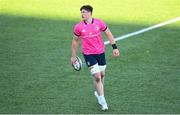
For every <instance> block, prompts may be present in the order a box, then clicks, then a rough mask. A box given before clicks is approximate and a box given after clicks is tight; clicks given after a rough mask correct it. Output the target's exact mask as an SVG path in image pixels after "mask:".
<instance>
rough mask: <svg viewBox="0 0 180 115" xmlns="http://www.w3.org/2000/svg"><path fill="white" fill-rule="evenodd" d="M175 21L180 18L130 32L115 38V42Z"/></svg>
mask: <svg viewBox="0 0 180 115" xmlns="http://www.w3.org/2000/svg"><path fill="white" fill-rule="evenodd" d="M177 21H180V17H177V18H174V19H171V20H168V21H166V22H162V23H160V24H156V25H154V26H150V27H148V28H144V29H141V30H139V31H135V32H132V33H129V34H125V35H123V36H120V37H117V38H115V41H118V40H123V39H126V38H128V37H131V36H135V35H138V34H141V33H144V32H147V31H150V30H153V29H156V28H160V27H162V26H165V25H167V24H171V23H174V22H177ZM104 44H105V45H107V44H109V41H105V42H104Z"/></svg>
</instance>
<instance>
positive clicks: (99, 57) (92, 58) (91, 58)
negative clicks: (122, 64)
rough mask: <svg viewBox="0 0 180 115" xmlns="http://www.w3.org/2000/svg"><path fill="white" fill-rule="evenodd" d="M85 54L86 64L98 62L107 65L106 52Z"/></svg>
mask: <svg viewBox="0 0 180 115" xmlns="http://www.w3.org/2000/svg"><path fill="white" fill-rule="evenodd" d="M83 55H84V59H85V61H86V64H87V66H88V67H90V66H92V65H94V64H96V63H98V65H100V66H103V65H106V59H105V53H102V54H90V55H86V54H83Z"/></svg>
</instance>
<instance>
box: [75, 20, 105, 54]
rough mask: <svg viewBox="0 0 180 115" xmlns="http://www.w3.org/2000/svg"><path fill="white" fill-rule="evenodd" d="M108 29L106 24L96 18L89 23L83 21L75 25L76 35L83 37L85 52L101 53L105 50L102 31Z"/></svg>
mask: <svg viewBox="0 0 180 115" xmlns="http://www.w3.org/2000/svg"><path fill="white" fill-rule="evenodd" d="M106 29H107V26H106V24H105V23H104V22H103V21H101V20H99V19H95V18H93V19H92V22H91V23H89V24H87V23H86V22H85V21H81V22H79V23H78V24H76V25H75V27H74V35H76V36H78V37H80V38H81V42H82V53H83V54H86V55H89V54H101V53H104V52H105V46H104V42H103V39H102V35H101V33H102V31H105V30H106Z"/></svg>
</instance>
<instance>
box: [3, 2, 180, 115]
mask: <svg viewBox="0 0 180 115" xmlns="http://www.w3.org/2000/svg"><path fill="white" fill-rule="evenodd" d="M84 4H91V5H92V6H93V7H94V12H93V16H94V17H96V18H100V19H102V20H104V21H105V22H106V23H107V25H108V27H109V28H110V29H111V31H112V33H113V34H114V36H115V37H119V36H121V35H124V34H127V33H130V32H134V31H137V30H139V29H142V28H145V27H149V26H151V25H155V24H158V23H161V22H164V21H167V20H170V19H173V18H176V17H179V16H180V14H179V6H180V1H179V0H156V1H155V0H143V1H142V0H113V1H111V0H96V1H94V0H87V1H84V0H74V1H73V0H65V1H62V0H0V113H1V114H4V113H23V114H26V113H30V114H34V113H36V114H37V113H51V114H54V113H68V114H71V113H75V114H78V113H80V114H88V113H94V114H95V113H96V114H103V113H106V114H113V113H116V114H118V113H129V114H130V113H136V114H140V113H149V114H153V113H157V114H159V113H162V114H170V113H180V22H176V23H173V24H170V25H166V26H164V27H161V28H159V29H155V30H152V31H149V32H146V33H143V34H140V35H137V36H133V37H130V38H128V39H125V40H122V41H118V42H117V45H118V47H119V49H120V52H121V56H120V57H119V58H118V59H114V58H113V56H112V48H111V46H110V45H107V47H106V58H107V71H106V78H105V95H106V99H107V102H108V104H109V111H107V112H102V111H101V109H100V107H99V105H98V103H97V100H96V98H95V96H94V95H93V90H94V87H93V85H92V77H91V75H90V72H89V70H88V68H87V67H84V68H83V69H82V70H81V71H80V72H76V71H74V70H73V68H72V67H71V64H70V58H71V41H72V35H73V25H74V24H75V23H77V22H78V21H80V19H81V18H80V12H79V8H80V6H82V5H84ZM104 40H107V38H105V37H104ZM77 54H78V55H79V56H80V57H81V58H82V54H81V50H80V47H79V49H78V53H77Z"/></svg>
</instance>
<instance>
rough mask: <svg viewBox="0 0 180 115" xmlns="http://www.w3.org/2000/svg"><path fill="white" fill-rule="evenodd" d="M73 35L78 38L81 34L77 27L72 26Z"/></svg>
mask: <svg viewBox="0 0 180 115" xmlns="http://www.w3.org/2000/svg"><path fill="white" fill-rule="evenodd" d="M74 35H76V36H78V37H79V36H81V32H80V29H79V27H78V25H75V26H74Z"/></svg>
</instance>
